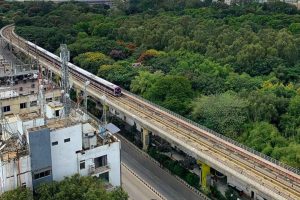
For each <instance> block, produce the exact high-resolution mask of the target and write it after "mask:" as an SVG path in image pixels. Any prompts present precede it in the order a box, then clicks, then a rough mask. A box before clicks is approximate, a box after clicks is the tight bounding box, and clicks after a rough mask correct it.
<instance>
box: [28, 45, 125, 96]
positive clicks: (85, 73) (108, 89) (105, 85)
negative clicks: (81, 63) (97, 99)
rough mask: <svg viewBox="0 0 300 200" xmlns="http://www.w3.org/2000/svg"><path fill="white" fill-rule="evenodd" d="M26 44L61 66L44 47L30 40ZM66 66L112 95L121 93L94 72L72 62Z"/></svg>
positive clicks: (119, 89)
mask: <svg viewBox="0 0 300 200" xmlns="http://www.w3.org/2000/svg"><path fill="white" fill-rule="evenodd" d="M27 45H28V47H29V49H30V51H33V52H36V51H37V53H38V54H39V56H40V57H43V58H44V59H46V60H48V61H49V62H50V63H53V64H55V65H57V66H59V67H60V66H61V62H60V58H59V57H58V56H57V55H55V54H53V53H51V52H48V51H46V50H45V49H43V48H41V47H39V46H37V45H35V44H34V43H32V42H29V41H28V42H27ZM68 66H69V70H70V72H71V73H72V72H74V73H76V74H75V75H77V76H78V75H79V76H81V78H82V79H83V80H89V81H91V82H94V83H95V84H96V85H97V86H98V87H99V86H100V88H101V89H103V90H104V91H106V92H109V93H110V94H112V95H114V96H117V97H118V96H121V95H122V90H121V88H120V87H119V86H117V85H115V84H113V83H111V82H109V81H107V80H104V79H102V78H100V77H98V76H95V75H94V74H92V73H90V72H88V71H86V70H84V69H81V68H80V67H78V66H76V65H74V64H72V63H68Z"/></svg>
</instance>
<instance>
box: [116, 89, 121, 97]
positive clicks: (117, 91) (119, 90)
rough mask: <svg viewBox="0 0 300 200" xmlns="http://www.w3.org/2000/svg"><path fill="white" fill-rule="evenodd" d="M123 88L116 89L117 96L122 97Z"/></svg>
mask: <svg viewBox="0 0 300 200" xmlns="http://www.w3.org/2000/svg"><path fill="white" fill-rule="evenodd" d="M121 93H122V92H121V88H119V87H117V88H116V89H115V95H118V96H119V95H121Z"/></svg>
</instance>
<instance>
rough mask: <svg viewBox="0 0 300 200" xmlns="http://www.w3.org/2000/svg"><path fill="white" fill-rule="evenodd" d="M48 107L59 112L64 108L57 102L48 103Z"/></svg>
mask: <svg viewBox="0 0 300 200" xmlns="http://www.w3.org/2000/svg"><path fill="white" fill-rule="evenodd" d="M48 106H49V107H50V108H52V109H53V110H60V109H62V108H63V107H64V106H63V104H62V103H61V102H58V101H53V102H50V103H48Z"/></svg>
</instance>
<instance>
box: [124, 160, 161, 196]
mask: <svg viewBox="0 0 300 200" xmlns="http://www.w3.org/2000/svg"><path fill="white" fill-rule="evenodd" d="M122 187H123V189H124V190H125V191H126V192H127V193H128V195H129V199H130V200H161V198H160V197H159V196H158V195H157V194H155V193H154V192H153V191H152V190H150V189H149V188H148V187H147V186H146V185H145V184H144V183H143V182H142V181H140V180H139V179H138V178H137V177H136V176H134V175H133V174H132V173H131V172H130V171H129V170H128V169H127V168H126V167H124V166H123V165H122Z"/></svg>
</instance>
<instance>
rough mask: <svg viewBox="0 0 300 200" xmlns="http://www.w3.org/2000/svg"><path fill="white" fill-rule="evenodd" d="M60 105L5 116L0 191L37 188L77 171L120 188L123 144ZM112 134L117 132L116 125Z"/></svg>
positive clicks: (95, 123)
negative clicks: (68, 113) (41, 112)
mask: <svg viewBox="0 0 300 200" xmlns="http://www.w3.org/2000/svg"><path fill="white" fill-rule="evenodd" d="M63 110H64V108H63V105H62V104H61V103H59V102H50V103H48V104H46V112H45V113H46V115H45V118H43V117H41V115H40V114H39V112H31V113H23V114H11V115H6V116H5V120H2V122H1V127H2V130H3V131H2V132H1V133H2V134H1V145H0V155H1V156H0V193H3V192H5V191H8V190H11V189H15V188H16V187H18V186H26V187H30V188H34V187H35V186H37V185H39V184H40V183H45V182H51V181H60V180H62V179H63V178H64V177H65V176H71V175H74V174H76V173H78V174H81V175H83V176H96V177H99V178H102V179H104V180H106V181H107V183H108V184H109V185H111V186H120V184H121V183H120V142H119V140H118V139H117V138H116V137H115V136H113V134H112V133H110V132H109V131H108V130H105V134H103V131H102V129H101V134H100V130H99V127H98V126H97V124H98V125H99V123H98V122H96V121H95V120H94V119H92V118H90V117H88V116H82V114H84V115H86V113H83V111H82V110H78V109H72V110H71V113H70V115H69V116H68V117H64V113H63ZM109 127H110V129H111V130H114V132H115V131H116V130H118V128H116V127H114V125H110V126H109Z"/></svg>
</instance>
